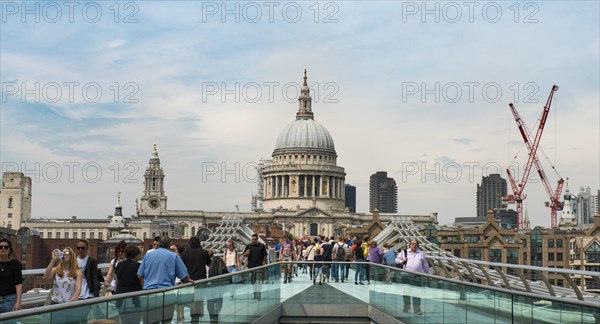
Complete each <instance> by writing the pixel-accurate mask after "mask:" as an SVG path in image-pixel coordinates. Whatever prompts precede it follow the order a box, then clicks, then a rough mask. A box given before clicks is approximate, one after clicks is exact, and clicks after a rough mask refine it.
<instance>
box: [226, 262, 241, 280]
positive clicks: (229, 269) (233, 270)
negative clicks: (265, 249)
mask: <svg viewBox="0 0 600 324" xmlns="http://www.w3.org/2000/svg"><path fill="white" fill-rule="evenodd" d="M227 271H229V273H234V272H237V271H238V268H237V266H228V267H227ZM239 281H240V278H239V277H238V276H231V283H238V282H239Z"/></svg>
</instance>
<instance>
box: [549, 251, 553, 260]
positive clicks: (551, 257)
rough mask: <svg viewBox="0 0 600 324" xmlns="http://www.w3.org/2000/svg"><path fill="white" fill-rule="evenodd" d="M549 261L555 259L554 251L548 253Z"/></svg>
mask: <svg viewBox="0 0 600 324" xmlns="http://www.w3.org/2000/svg"><path fill="white" fill-rule="evenodd" d="M548 261H554V253H548Z"/></svg>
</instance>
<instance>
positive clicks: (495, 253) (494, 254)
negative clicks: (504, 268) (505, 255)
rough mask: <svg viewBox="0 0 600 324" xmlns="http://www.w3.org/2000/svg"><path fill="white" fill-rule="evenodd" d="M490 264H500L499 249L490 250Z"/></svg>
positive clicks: (500, 251) (500, 255)
mask: <svg viewBox="0 0 600 324" xmlns="http://www.w3.org/2000/svg"><path fill="white" fill-rule="evenodd" d="M489 253H490V262H497V263H501V262H502V250H501V249H490V251H489Z"/></svg>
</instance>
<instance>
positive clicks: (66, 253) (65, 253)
mask: <svg viewBox="0 0 600 324" xmlns="http://www.w3.org/2000/svg"><path fill="white" fill-rule="evenodd" d="M63 254H64V255H70V254H71V252H69V251H63Z"/></svg>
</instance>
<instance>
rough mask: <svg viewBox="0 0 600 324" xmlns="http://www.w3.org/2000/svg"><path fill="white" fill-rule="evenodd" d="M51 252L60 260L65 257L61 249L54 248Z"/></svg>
mask: <svg viewBox="0 0 600 324" xmlns="http://www.w3.org/2000/svg"><path fill="white" fill-rule="evenodd" d="M52 254H54V255H55V256H56V257H57V258H59V259H60V260H62V259H63V258H64V257H65V254H64V253H63V251H61V250H59V249H55V250H54V251H52Z"/></svg>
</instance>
